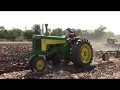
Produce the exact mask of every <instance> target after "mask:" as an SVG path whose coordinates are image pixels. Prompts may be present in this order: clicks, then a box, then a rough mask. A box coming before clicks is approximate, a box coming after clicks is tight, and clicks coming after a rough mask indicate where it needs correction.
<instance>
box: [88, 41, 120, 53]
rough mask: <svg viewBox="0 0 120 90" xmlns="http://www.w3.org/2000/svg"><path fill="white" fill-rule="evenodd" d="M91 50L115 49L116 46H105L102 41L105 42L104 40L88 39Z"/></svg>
mask: <svg viewBox="0 0 120 90" xmlns="http://www.w3.org/2000/svg"><path fill="white" fill-rule="evenodd" d="M90 43H91V45H92V47H93V50H94V51H97V50H102V51H109V50H117V49H118V48H115V47H110V46H105V45H104V44H103V43H106V42H104V41H93V40H91V41H90Z"/></svg>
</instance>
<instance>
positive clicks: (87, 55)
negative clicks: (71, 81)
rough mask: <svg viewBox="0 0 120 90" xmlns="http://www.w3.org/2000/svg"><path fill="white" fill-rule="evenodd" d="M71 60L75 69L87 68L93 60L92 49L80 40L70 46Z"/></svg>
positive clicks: (85, 41) (84, 41) (88, 43)
mask: <svg viewBox="0 0 120 90" xmlns="http://www.w3.org/2000/svg"><path fill="white" fill-rule="evenodd" d="M71 58H72V62H73V64H74V66H75V67H77V68H80V67H82V68H84V67H89V66H90V63H91V62H92V60H93V48H92V45H91V44H90V42H88V40H86V39H80V40H78V41H77V43H75V44H74V45H73V46H72V50H71Z"/></svg>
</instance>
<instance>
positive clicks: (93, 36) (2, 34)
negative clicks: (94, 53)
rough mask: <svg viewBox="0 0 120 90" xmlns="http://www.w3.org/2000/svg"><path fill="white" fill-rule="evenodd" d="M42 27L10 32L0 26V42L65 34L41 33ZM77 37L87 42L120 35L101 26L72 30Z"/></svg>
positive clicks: (59, 32)
mask: <svg viewBox="0 0 120 90" xmlns="http://www.w3.org/2000/svg"><path fill="white" fill-rule="evenodd" d="M41 28H42V27H41V26H40V25H39V24H34V25H33V26H32V27H31V29H30V30H21V29H19V28H12V29H11V30H7V29H6V28H5V27H4V26H0V40H12V41H14V40H16V41H23V40H31V39H32V36H33V35H35V34H37V35H42V34H48V35H51V36H63V35H66V34H67V31H66V30H62V28H56V29H52V30H51V29H50V28H48V32H47V33H46V32H44V33H43V32H42V29H41ZM73 30H74V32H75V33H76V35H77V36H80V37H81V38H86V39H89V40H96V41H97V40H105V39H107V38H109V37H113V38H116V39H118V41H119V39H120V35H115V34H114V33H113V32H111V31H106V30H107V28H106V27H105V26H103V25H100V26H99V27H98V28H96V29H95V30H82V29H73Z"/></svg>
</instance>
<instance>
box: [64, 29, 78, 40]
mask: <svg viewBox="0 0 120 90" xmlns="http://www.w3.org/2000/svg"><path fill="white" fill-rule="evenodd" d="M66 30H67V31H68V37H69V38H70V39H73V38H74V37H76V34H75V32H74V31H73V30H72V29H70V28H67V29H66Z"/></svg>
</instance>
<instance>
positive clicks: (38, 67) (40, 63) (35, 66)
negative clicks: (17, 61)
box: [31, 56, 46, 72]
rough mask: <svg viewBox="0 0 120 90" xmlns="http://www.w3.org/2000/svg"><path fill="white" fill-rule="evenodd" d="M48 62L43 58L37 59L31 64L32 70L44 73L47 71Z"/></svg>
mask: <svg viewBox="0 0 120 90" xmlns="http://www.w3.org/2000/svg"><path fill="white" fill-rule="evenodd" d="M45 66H46V60H45V58H44V57H43V56H38V57H35V58H34V60H33V61H32V62H31V69H32V71H33V72H42V71H43V70H44V69H45Z"/></svg>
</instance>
